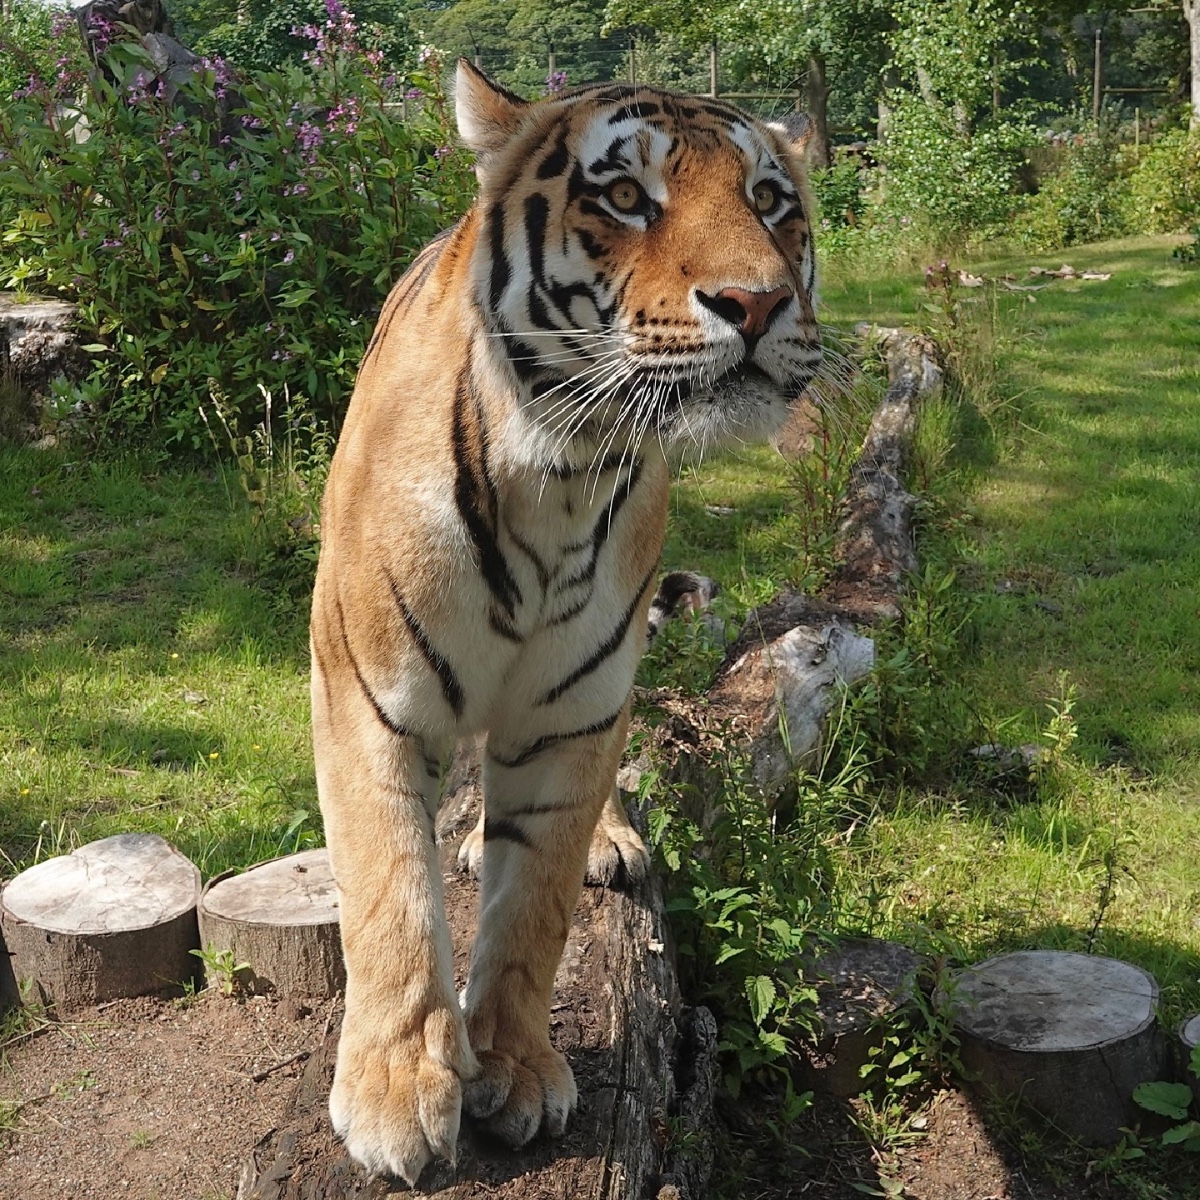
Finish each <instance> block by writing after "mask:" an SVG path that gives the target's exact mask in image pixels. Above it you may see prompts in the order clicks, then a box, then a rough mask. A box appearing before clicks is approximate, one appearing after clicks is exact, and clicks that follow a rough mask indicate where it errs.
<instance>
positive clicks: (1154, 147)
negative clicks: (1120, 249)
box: [1125, 128, 1200, 233]
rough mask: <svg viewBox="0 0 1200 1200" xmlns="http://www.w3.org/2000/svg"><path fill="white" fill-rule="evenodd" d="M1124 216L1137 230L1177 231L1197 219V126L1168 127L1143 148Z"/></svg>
mask: <svg viewBox="0 0 1200 1200" xmlns="http://www.w3.org/2000/svg"><path fill="white" fill-rule="evenodd" d="M1125 220H1126V224H1127V225H1128V227H1129V229H1130V230H1131V231H1132V230H1135V231H1137V232H1139V233H1180V232H1182V231H1183V230H1185V229H1187V228H1188V227H1189V226H1191V225H1194V224H1196V223H1197V222H1200V128H1197V129H1193V130H1191V131H1188V130H1186V129H1172V130H1169V131H1168V132H1166V133H1163V134H1161V135H1160V136H1159V137H1158V138H1157V139H1156V140H1155V141H1154V142H1153V143H1151V145H1150V146H1149V147H1148V148H1147V149H1146V150H1144V151H1143V152H1142V155H1141V158H1140V159H1139V161H1138V163H1137V166H1135V167H1134V169H1133V171H1132V173H1131V174H1130V176H1129V184H1128V193H1127V198H1126V201H1125Z"/></svg>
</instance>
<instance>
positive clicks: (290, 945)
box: [199, 849, 346, 997]
mask: <svg viewBox="0 0 1200 1200" xmlns="http://www.w3.org/2000/svg"><path fill="white" fill-rule="evenodd" d="M199 916H200V940H201V941H202V942H203V944H204V948H205V950H206V951H207V950H209V949H210V948H211V949H213V950H217V951H226V952H228V953H230V954H232V956H233V961H234V963H235V964H240V963H246V964H247V966H246V967H245V968H243V970H242V971H240V972H239V973H238V980H239V982H240V984H241V985H242V986H243V987H244V988H246V989H247V990H248V991H252V992H256V993H262V992H277V993H278V994H280V995H283V996H310V997H327V996H332V995H334V993H335V992H339V991H341V990H342V988H344V987H345V984H346V969H345V966H344V964H343V962H342V943H341V936H340V930H339V926H338V897H337V886H336V885H335V883H334V881H333V870H332V868H331V867H330V864H329V852H328V851H327V850H324V849H321V850H304V851H302V852H301V853H299V854H289V855H288V856H287V857H285V858H275V859H271V860H270V861H269V862H264V863H258V864H256V865H255V866H253V867H249V868H248V869H247V870H245V871H243V872H241V873H240V874H237V873H235V872H226V874H224V875H218V876H217V877H216V878H215V879H213V880H211V881H210V882H209V884H208V886H207V887H205V889H204V892H203V894H202V895H201V897H200V913H199Z"/></svg>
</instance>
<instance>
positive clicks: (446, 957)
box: [313, 663, 478, 1184]
mask: <svg viewBox="0 0 1200 1200" xmlns="http://www.w3.org/2000/svg"><path fill="white" fill-rule="evenodd" d="M338 678H340V680H341V685H340V686H339V684H338V682H337V681H336V679H334V678H329V677H326V676H325V673H324V672H323V671H322V670H321V669H320V667H319V665H318V664H317V663H314V671H313V727H314V744H315V750H316V764H317V782H318V788H319V791H320V798H321V811H322V813H323V815H324V819H325V831H326V834H327V837H328V842H329V853H330V857H331V860H332V864H333V871H334V877H335V878H336V880H337V884H338V892H339V903H340V910H341V931H342V946H343V950H344V953H345V959H346V1013H345V1018H344V1021H343V1024H342V1032H341V1039H340V1042H339V1045H338V1052H337V1068H336V1073H335V1076H334V1082H333V1090H332V1093H331V1095H330V1100H329V1112H330V1117H331V1119H332V1122H333V1127H334V1129H335V1130H336V1131H337V1133H338V1134H339V1135H340V1136H341V1137H342V1138H343V1139H344V1140H345V1143H346V1148H347V1150H348V1151H349V1153H350V1155H351V1157H352V1158H354V1159H355V1160H357V1161H358V1162H359V1163H361V1164H363V1165H364V1166H365V1167H367V1168H368V1169H370V1170H373V1171H378V1172H387V1173H389V1174H393V1175H399V1176H402V1177H403V1178H404V1179H406V1180H408V1182H409V1183H410V1184H415V1183H416V1180H417V1178H418V1176H419V1175H420V1174H421V1170H422V1168H423V1167H424V1166H425V1164H426V1163H427V1162H428V1161H429V1160H430V1159H431V1158H432V1157H434V1156H438V1157H443V1158H448V1159H451V1160H453V1159H454V1156H455V1143H456V1141H457V1139H458V1129H459V1120H460V1113H461V1107H462V1088H463V1085H464V1083H465V1081H467V1080H469V1079H471V1078H473V1077H474V1076H475V1075H476V1074H477V1073H478V1063H477V1060H476V1058H475V1056H474V1054H473V1053H472V1052H471V1048H470V1045H469V1044H468V1041H467V1036H466V1025H465V1022H464V1019H463V1015H462V1011H461V1009H460V1008H459V1005H458V1000H457V996H456V993H455V987H454V978H453V971H452V958H451V949H450V935H449V929H448V927H447V924H446V916H445V911H444V907H443V900H442V882H441V869H440V863H439V857H438V850H437V847H436V845H435V843H434V836H433V814H434V812H435V811H436V804H437V796H436V780H435V779H434V778H433V771H432V769H431V768H430V766H429V764H428V763H427V762H426V759H425V754H424V747H423V745H422V743H421V741H420V739H418V738H416V737H414V736H412V735H409V734H406V733H403V732H397V731H396V730H395V729H393V728H391V727H388V726H387V725H386V723H385V721H384V719H383V717H382V716H381V715H380V711H381V710H379V709H375V708H373V706H372V705H371V704H370V703H368V702H367V699H366V697H365V696H364V694H363V693H364V691H365V686H361V685H360V682H359V681H357V680H356V678H355V673H354V672H353V671H346V672H342V673H341V674H340V676H339V677H338ZM334 713H336V715H337V720H336V721H335V720H333V719H332V718H333V714H334Z"/></svg>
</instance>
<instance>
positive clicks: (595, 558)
mask: <svg viewBox="0 0 1200 1200" xmlns="http://www.w3.org/2000/svg"><path fill="white" fill-rule="evenodd" d="M641 474H642V460H641V459H640V458H636V459H634V460H633V466H632V467H631V468H630V470H629V475H628V476H627V477H626V479H625V486H624V487H622V486H621V484H620V481H618V482H617V484H616V486H615V487H614V488H613V499H612V503H611V504H610V505H609V507H608V508H606V509H604V510H602V511H601V513H600V516H599V518H598V519H597V521H596V524H595V526H594V527H593V529H592V538H591V546H592V553H591V557H590V558H589V560H588V563H587V565H586V566H585V567H584V568H583V569H582V570H581V571H578V572H577V573H576V574H574V575H572V576H571V577H570V578H569V579H564V580H563V581H562V583H560V584H559V585H558V587H557V588H556V589H555V592H556V593H557V594H558V595H559V596H561V595H564V594H565V593H566V592H568V591H570V590H571V588H573V587H578V586H579V585H580V584H581V583H590V582H591V581H592V580H593V579H595V577H596V564H597V563H598V562H599V561H600V550H601V548H602V547H603V546H604V543H605V542H606V541H608V539H609V536H610V534H611V533H612V529H613V526H614V525H615V524H616V522H617V517H618V516H619V515H620V512H621V509H622V508H623V507H624V504H625V501H626V500H628V499H629V496H630V494H631V493H632V492H633V489H634V488H635V487H637V485H638V480H639V479H640V478H641Z"/></svg>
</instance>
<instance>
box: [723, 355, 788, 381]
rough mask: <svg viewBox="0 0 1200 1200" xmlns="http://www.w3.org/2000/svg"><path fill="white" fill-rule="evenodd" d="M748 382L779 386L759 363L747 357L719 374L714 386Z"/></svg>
mask: <svg viewBox="0 0 1200 1200" xmlns="http://www.w3.org/2000/svg"><path fill="white" fill-rule="evenodd" d="M747 383H765V384H768V385H770V386H778V385H777V384H776V382H775V380H774V379H772V378H771V376H770V375H768V374H767V372H766V371H764V370H763V369H762V367H760V366H759V365H758V364H757V363H752V362H747V361H746V360H745V359H743V360H742V361H741V362H740V363H736V364H735V365H734V366H732V367H730V368H729V369H728V370H727V371H725V372H723V373H722V374H720V375H718V376H717V377H716V379H714V380H713V383H712V386H713V387H714V388H718V387H724V386H733V387H741V386H744V385H745V384H747Z"/></svg>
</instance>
